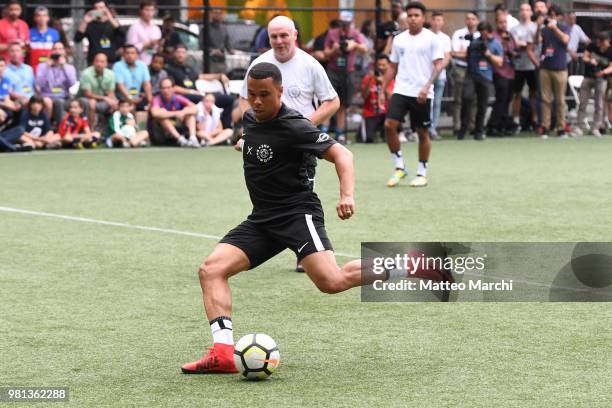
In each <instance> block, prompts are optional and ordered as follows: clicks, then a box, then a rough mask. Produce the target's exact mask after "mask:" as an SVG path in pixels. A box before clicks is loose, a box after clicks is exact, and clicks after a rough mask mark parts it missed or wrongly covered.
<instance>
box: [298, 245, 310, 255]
mask: <svg viewBox="0 0 612 408" xmlns="http://www.w3.org/2000/svg"><path fill="white" fill-rule="evenodd" d="M306 245H308V242H307V243H305V244H304V245H302V246H301V247H300V248H298V254H299V253H300V252H302V249H304V247H305V246H306Z"/></svg>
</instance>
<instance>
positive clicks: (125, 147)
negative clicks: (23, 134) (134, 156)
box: [123, 142, 132, 149]
mask: <svg viewBox="0 0 612 408" xmlns="http://www.w3.org/2000/svg"><path fill="white" fill-rule="evenodd" d="M130 147H132V145H131V144H130V142H123V148H124V149H129V148H130Z"/></svg>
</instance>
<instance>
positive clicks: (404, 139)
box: [397, 132, 408, 143]
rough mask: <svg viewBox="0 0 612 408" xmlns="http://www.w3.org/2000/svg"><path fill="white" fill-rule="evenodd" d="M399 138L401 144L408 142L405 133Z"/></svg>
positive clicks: (400, 133) (401, 133)
mask: <svg viewBox="0 0 612 408" xmlns="http://www.w3.org/2000/svg"><path fill="white" fill-rule="evenodd" d="M397 137H398V139H399V141H400V143H406V142H407V141H408V139H406V134H405V133H404V132H399V134H398V135H397Z"/></svg>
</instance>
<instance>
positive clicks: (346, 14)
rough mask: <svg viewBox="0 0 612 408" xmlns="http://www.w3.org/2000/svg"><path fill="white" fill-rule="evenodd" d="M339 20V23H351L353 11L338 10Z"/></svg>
mask: <svg viewBox="0 0 612 408" xmlns="http://www.w3.org/2000/svg"><path fill="white" fill-rule="evenodd" d="M339 20H340V22H341V23H345V24H346V23H352V22H353V12H352V11H348V10H342V11H341V12H340V19H339Z"/></svg>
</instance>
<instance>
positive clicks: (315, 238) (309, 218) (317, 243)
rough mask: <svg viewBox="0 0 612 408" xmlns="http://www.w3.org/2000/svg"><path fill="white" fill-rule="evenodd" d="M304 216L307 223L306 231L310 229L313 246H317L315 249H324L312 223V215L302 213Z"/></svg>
mask: <svg viewBox="0 0 612 408" xmlns="http://www.w3.org/2000/svg"><path fill="white" fill-rule="evenodd" d="M304 216H305V217H306V225H308V231H310V236H311V237H312V242H313V243H314V246H315V248H317V251H325V247H324V246H323V243H322V242H321V238H319V234H317V229H316V228H315V226H314V224H313V223H312V215H311V214H304Z"/></svg>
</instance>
